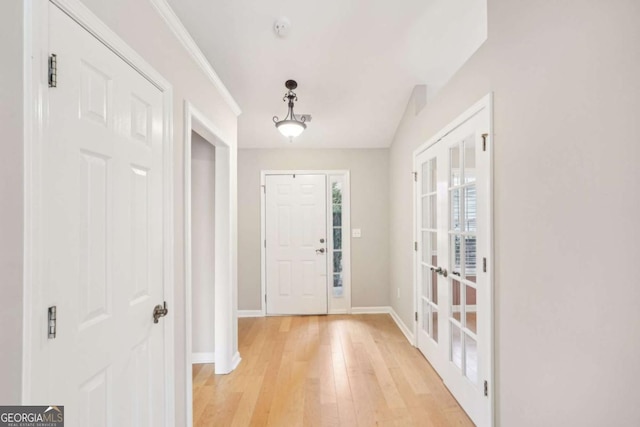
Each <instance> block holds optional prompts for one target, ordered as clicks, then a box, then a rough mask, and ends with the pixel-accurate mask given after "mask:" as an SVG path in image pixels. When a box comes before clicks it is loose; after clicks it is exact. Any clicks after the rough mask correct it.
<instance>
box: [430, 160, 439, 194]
mask: <svg viewBox="0 0 640 427" xmlns="http://www.w3.org/2000/svg"><path fill="white" fill-rule="evenodd" d="M429 172H430V173H429V192H430V193H435V192H436V189H437V188H438V162H437V160H436V159H435V158H433V159H431V160H430V161H429Z"/></svg>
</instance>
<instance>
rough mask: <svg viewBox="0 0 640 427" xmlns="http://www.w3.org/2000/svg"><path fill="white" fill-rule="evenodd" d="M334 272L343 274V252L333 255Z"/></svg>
mask: <svg viewBox="0 0 640 427" xmlns="http://www.w3.org/2000/svg"><path fill="white" fill-rule="evenodd" d="M333 272H334V273H342V252H340V251H337V252H334V253H333Z"/></svg>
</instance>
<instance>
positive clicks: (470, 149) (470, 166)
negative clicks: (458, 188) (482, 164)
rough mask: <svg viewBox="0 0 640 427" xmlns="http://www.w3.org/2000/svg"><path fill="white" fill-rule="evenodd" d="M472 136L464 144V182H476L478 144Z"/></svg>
mask: <svg viewBox="0 0 640 427" xmlns="http://www.w3.org/2000/svg"><path fill="white" fill-rule="evenodd" d="M474 138H475V135H471V136H470V137H469V138H467V140H466V141H465V143H464V182H465V184H466V183H469V182H473V181H475V180H476V143H475V141H474Z"/></svg>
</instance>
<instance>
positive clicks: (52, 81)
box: [49, 53, 58, 87]
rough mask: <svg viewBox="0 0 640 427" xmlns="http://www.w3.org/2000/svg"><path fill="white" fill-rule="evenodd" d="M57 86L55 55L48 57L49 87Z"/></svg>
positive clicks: (56, 58) (56, 61) (56, 59)
mask: <svg viewBox="0 0 640 427" xmlns="http://www.w3.org/2000/svg"><path fill="white" fill-rule="evenodd" d="M57 86H58V56H57V55H56V54H55V53H52V54H51V55H49V87H57Z"/></svg>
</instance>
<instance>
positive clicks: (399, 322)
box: [389, 307, 416, 346]
mask: <svg viewBox="0 0 640 427" xmlns="http://www.w3.org/2000/svg"><path fill="white" fill-rule="evenodd" d="M389 314H390V315H391V318H392V319H393V320H394V321H395V322H396V325H398V328H399V329H400V331H401V332H402V333H403V334H404V336H405V337H406V338H407V340H408V341H409V344H411V345H412V346H415V345H416V344H415V336H414V334H413V331H412V330H411V329H409V328H408V327H407V325H405V324H404V322H403V321H402V319H401V318H400V316H398V313H396V311H395V310H394V309H393V307H391V311H390V312H389Z"/></svg>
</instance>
